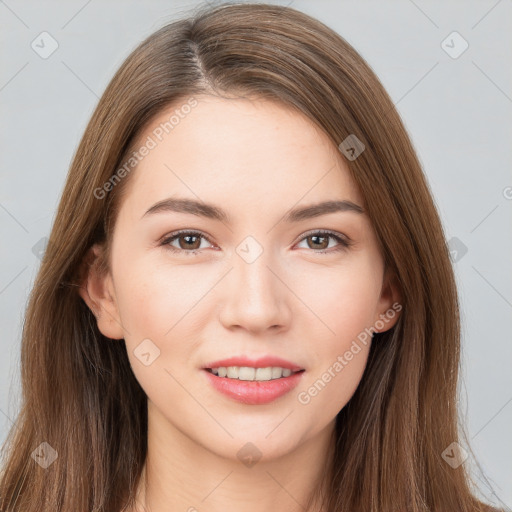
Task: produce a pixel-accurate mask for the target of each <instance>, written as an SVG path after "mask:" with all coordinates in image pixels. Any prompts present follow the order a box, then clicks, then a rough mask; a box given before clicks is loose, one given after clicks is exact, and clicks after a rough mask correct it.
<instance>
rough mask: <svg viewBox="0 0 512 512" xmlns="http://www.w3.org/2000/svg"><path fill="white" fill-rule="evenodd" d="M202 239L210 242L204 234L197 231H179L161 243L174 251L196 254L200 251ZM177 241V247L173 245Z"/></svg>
mask: <svg viewBox="0 0 512 512" xmlns="http://www.w3.org/2000/svg"><path fill="white" fill-rule="evenodd" d="M201 240H206V241H208V242H209V240H208V239H207V238H206V237H205V236H204V235H203V234H201V233H198V232H196V231H178V232H177V233H172V234H171V235H170V236H168V237H167V238H165V239H164V240H163V241H162V243H161V245H163V246H166V247H167V248H169V249H170V250H171V251H173V252H180V253H183V254H186V255H187V256H188V255H195V254H197V253H198V252H199V251H200V249H201ZM175 241H177V242H178V246H177V247H176V246H175V245H172V243H173V242H175Z"/></svg>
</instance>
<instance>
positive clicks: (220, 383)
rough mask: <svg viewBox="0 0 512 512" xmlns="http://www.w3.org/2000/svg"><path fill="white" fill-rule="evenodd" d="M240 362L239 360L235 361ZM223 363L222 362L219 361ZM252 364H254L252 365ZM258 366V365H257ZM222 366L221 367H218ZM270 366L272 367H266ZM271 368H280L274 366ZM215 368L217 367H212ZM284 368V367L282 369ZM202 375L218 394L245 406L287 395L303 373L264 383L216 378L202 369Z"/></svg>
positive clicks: (260, 403)
mask: <svg viewBox="0 0 512 512" xmlns="http://www.w3.org/2000/svg"><path fill="white" fill-rule="evenodd" d="M237 361H240V359H237ZM219 362H222V363H224V361H219ZM215 364H217V363H215ZM253 364H254V363H253ZM258 364H260V363H258ZM220 366H223V365H220ZM228 366H251V365H248V364H244V365H242V364H241V365H238V364H232V365H228ZM268 366H272V365H268ZM273 366H282V365H281V364H276V365H273ZM282 367H283V366H282ZM213 368H217V366H213ZM256 368H265V366H256ZM283 368H285V367H283ZM202 373H204V375H205V376H206V378H207V379H208V381H209V383H210V384H211V385H212V386H213V387H214V388H215V389H216V390H217V391H219V392H220V393H222V394H224V395H226V396H227V397H229V398H231V399H233V400H236V401H238V402H241V403H243V404H247V405H263V404H268V403H270V402H273V401H274V400H277V399H278V398H280V397H281V396H283V395H285V394H286V393H289V392H290V391H291V390H292V389H293V388H295V387H296V386H297V385H298V384H299V382H300V380H301V378H302V375H303V373H304V371H299V372H298V373H292V374H291V375H290V376H289V377H281V378H280V379H274V380H266V381H249V380H238V379H229V378H227V377H218V376H217V375H215V374H213V373H211V372H210V371H208V369H206V368H203V369H202Z"/></svg>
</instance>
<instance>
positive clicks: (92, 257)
mask: <svg viewBox="0 0 512 512" xmlns="http://www.w3.org/2000/svg"><path fill="white" fill-rule="evenodd" d="M102 251H103V248H102V247H101V246H100V245H98V244H95V245H93V246H92V247H91V248H90V249H89V250H88V252H87V254H86V255H85V257H84V259H83V262H82V267H81V273H80V287H79V289H78V293H79V294H80V296H81V297H82V299H83V300H84V302H85V303H86V304H87V306H88V307H89V309H90V310H91V312H92V313H93V314H94V316H95V317H96V322H97V325H98V329H99V330H100V332H101V333H102V334H103V335H104V336H106V337H107V338H111V339H123V338H124V331H123V327H122V324H121V320H120V316H119V311H118V308H117V302H116V298H115V293H114V288H113V283H112V276H111V274H110V272H100V265H99V262H100V258H101V256H102Z"/></svg>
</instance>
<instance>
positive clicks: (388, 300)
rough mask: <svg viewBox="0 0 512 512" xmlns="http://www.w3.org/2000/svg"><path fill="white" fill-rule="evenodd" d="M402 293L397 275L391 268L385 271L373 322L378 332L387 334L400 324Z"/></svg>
mask: <svg viewBox="0 0 512 512" xmlns="http://www.w3.org/2000/svg"><path fill="white" fill-rule="evenodd" d="M402 309H403V306H402V291H401V289H400V285H399V283H398V280H397V278H396V275H395V274H394V272H392V270H391V269H390V268H389V267H386V269H385V271H384V278H383V280H382V290H381V295H380V298H379V302H378V304H377V309H376V316H375V319H374V322H373V325H374V328H375V331H376V332H386V331H388V330H389V329H391V328H392V327H394V326H395V324H396V323H397V322H398V319H399V318H400V311H402Z"/></svg>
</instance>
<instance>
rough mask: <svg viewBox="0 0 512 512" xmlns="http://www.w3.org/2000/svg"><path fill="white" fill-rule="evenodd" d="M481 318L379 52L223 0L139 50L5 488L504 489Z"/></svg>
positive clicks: (447, 505) (48, 281)
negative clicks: (486, 464)
mask: <svg viewBox="0 0 512 512" xmlns="http://www.w3.org/2000/svg"><path fill="white" fill-rule="evenodd" d="M459 328H460V327H459V311H458V303H457V292H456V287H455V281H454V276H453V272H452V268H451V264H450V259H449V253H448V249H447V246H446V241H445V237H444V233H443V231H442V227H441V223H440V219H439V216H438V213H437V211H436V209H435V206H434V203H433V200H432V197H431V194H430V191H429V188H428V186H427V183H426V180H425V178H424V175H423V173H422V170H421V167H420V164H419V162H418V159H417V156H416V154H415V151H414V148H413V147H412V144H411V142H410V140H409V138H408V135H407V133H406V131H405V128H404V126H403V124H402V122H401V120H400V118H399V115H398V114H397V112H396V110H395V109H394V106H393V103H392V101H391V99H390V98H389V96H388V95H387V93H386V92H385V91H384V89H383V87H382V85H381V84H380V82H379V80H378V78H377V77H376V76H375V74H374V73H373V72H372V70H371V69H370V68H369V66H368V65H367V64H366V63H365V62H364V60H363V59H362V58H361V56H360V55H359V54H358V53H357V52H356V51H355V50H354V49H353V48H352V47H351V46H350V45H349V44H348V43H347V42H346V41H345V40H344V39H342V38H341V37H340V36H339V35H337V34H336V33H334V32H333V31H332V30H330V29H329V28H327V27H326V26H325V25H323V24H321V23H320V22H318V21H316V20H314V19H312V18H310V17H308V16H306V15H305V14H302V13H300V12H298V11H296V10H294V9H291V8H285V7H278V6H272V5H264V4H254V5H251V4H240V5H237V4H233V5H224V6H219V7H217V8H211V9H204V10H201V11H199V12H198V13H196V15H195V16H193V17H191V18H190V19H185V20H181V21H177V22H174V23H171V24H169V25H167V26H164V27H163V28H162V29H160V30H158V31H157V32H156V33H154V34H153V35H151V36H150V37H149V38H147V39H146V40H145V41H144V42H143V43H142V44H141V45H140V46H139V47H138V48H137V49H136V50H135V51H134V52H133V53H132V54H131V55H130V56H129V57H128V59H127V60H126V61H125V62H124V63H123V65H122V66H121V68H120V70H119V71H118V72H117V74H116V75H115V76H114V78H113V79H112V81H111V83H110V84H109V86H108V87H107V90H106V91H105V93H104V94H103V96H102V98H101V100H100V102H99V105H98V107H97V109H96V111H95V112H94V114H93V117H92V119H91V121H90V123H89V125H88V127H87V129H86V131H85V134H84V136H83V138H82V141H81V143H80V145H79V148H78V150H77V153H76V155H75V157H74V160H73V163H72V165H71V169H70V172H69V175H68V178H67V181H66V185H65V189H64V192H63V194H62V199H61V202H60V205H59V209H58V212H57V216H56V219H55V223H54V226H53V230H52V232H51V236H50V240H49V244H48V249H47V252H46V254H45V257H44V259H43V261H42V264H41V268H40V271H39V275H38V277H37V280H36V282H35V285H34V289H33V291H32V294H31V297H30V303H29V305H28V310H27V313H26V322H25V325H24V332H23V343H22V380H23V408H22V410H21V412H20V416H19V418H18V421H17V428H15V429H13V430H12V432H11V434H10V437H9V444H8V445H7V448H8V452H7V457H6V461H5V464H4V468H3V474H2V479H1V483H0V495H1V503H2V505H1V510H2V511H18V510H19V511H24V512H31V511H36V510H37V511H52V512H53V511H55V510H59V511H77V510H80V511H82V510H83V511H89V510H94V511H102V512H103V511H105V512H106V511H109V512H110V511H112V512H119V511H121V510H123V511H129V512H134V511H139V510H146V511H148V512H160V511H163V510H188V511H190V512H191V511H194V510H221V509H222V510H225V509H227V508H234V507H236V508H238V509H241V510H244V511H260V510H268V509H270V508H272V510H283V511H284V510H286V511H295V510H297V511H298V510H308V511H315V512H317V511H318V512H319V511H322V512H331V511H332V512H334V511H336V512H338V511H347V512H348V511H350V512H354V511H363V510H364V511H371V512H377V511H378V512H391V511H407V512H419V511H422V512H426V511H432V512H433V511H436V512H438V511H459V512H469V511H471V512H474V511H483V510H491V509H490V508H489V507H488V506H486V505H485V504H484V503H482V502H480V501H479V500H478V499H477V498H476V497H474V496H473V495H472V493H471V482H470V479H469V475H468V474H467V472H466V469H465V466H464V464H463V462H464V458H465V455H466V452H465V450H464V448H462V447H461V445H464V447H465V449H466V450H469V447H468V446H467V442H466V441H464V440H462V441H461V440H460V439H459V436H458V432H457V394H456V391H457V377H458V364H459V343H460V336H459ZM459 441H461V443H459Z"/></svg>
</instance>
